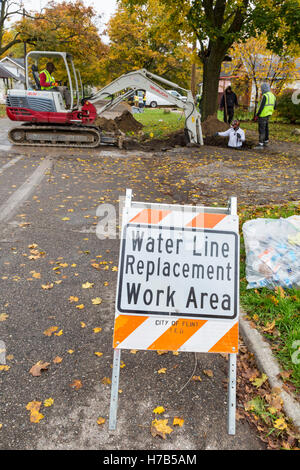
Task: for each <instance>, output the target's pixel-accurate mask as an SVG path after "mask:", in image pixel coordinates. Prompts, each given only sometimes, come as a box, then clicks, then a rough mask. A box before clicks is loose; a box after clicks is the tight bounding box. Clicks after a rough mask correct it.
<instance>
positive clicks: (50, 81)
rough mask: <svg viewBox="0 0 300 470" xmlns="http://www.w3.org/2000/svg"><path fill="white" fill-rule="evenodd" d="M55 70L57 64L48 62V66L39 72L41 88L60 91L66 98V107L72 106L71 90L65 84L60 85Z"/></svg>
mask: <svg viewBox="0 0 300 470" xmlns="http://www.w3.org/2000/svg"><path fill="white" fill-rule="evenodd" d="M54 70H55V66H54V64H53V63H52V62H48V63H47V65H46V68H45V69H43V70H42V71H41V72H40V74H39V79H40V86H41V90H44V91H59V92H60V93H61V95H62V97H63V98H64V100H65V103H66V107H67V108H69V107H70V106H71V97H70V92H69V90H68V89H67V87H65V86H58V83H57V82H56V81H55V78H54V77H53V75H52V73H53V72H54Z"/></svg>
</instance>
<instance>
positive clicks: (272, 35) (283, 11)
mask: <svg viewBox="0 0 300 470" xmlns="http://www.w3.org/2000/svg"><path fill="white" fill-rule="evenodd" d="M161 2H162V3H163V4H164V5H167V6H168V7H169V8H170V9H171V10H172V11H173V15H174V16H176V15H177V16H180V15H181V16H182V17H183V19H184V20H185V23H186V24H185V27H186V28H189V29H190V30H191V31H193V32H194V33H195V35H196V37H197V39H198V43H199V57H200V59H201V60H202V63H203V103H202V112H203V118H204V119H205V118H206V117H207V116H208V115H210V114H214V113H215V112H216V110H217V97H218V85H219V75H220V70H221V65H222V62H223V60H224V58H225V55H226V54H227V53H228V51H229V49H230V47H231V46H232V44H233V43H234V42H238V41H240V40H245V39H247V38H249V37H253V36H256V35H257V34H258V33H259V32H262V31H266V33H267V37H268V46H269V47H270V48H272V50H273V49H274V50H276V52H279V51H280V50H281V49H282V47H283V45H284V44H285V45H289V44H291V43H293V42H294V41H298V42H299V37H300V35H299V32H300V30H299V28H300V26H299V25H300V8H299V0H268V1H266V0H161ZM127 3H128V4H129V5H131V6H133V5H137V4H138V5H144V4H147V3H148V2H147V0H127ZM169 28H172V24H171V23H170V24H169Z"/></svg>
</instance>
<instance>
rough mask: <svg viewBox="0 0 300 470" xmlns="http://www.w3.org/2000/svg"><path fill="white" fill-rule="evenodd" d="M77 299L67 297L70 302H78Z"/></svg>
mask: <svg viewBox="0 0 300 470" xmlns="http://www.w3.org/2000/svg"><path fill="white" fill-rule="evenodd" d="M78 300H79V299H78V297H74V296H73V295H71V297H69V301H70V302H78Z"/></svg>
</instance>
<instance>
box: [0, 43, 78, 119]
mask: <svg viewBox="0 0 300 470" xmlns="http://www.w3.org/2000/svg"><path fill="white" fill-rule="evenodd" d="M47 62H53V63H54V65H55V67H56V69H57V70H56V71H55V79H56V81H57V82H60V81H61V83H60V85H59V86H57V87H54V88H51V89H50V90H42V89H41V85H40V78H39V74H40V72H41V71H42V70H43V69H44V68H45V64H46V63H47ZM25 64H26V65H25V68H26V89H25V90H21V89H11V90H8V93H7V103H6V104H7V107H6V113H7V115H8V117H9V118H10V119H11V120H12V121H23V122H32V123H34V122H35V123H61V124H65V123H69V122H75V121H76V122H79V121H80V122H81V119H80V117H78V115H77V113H78V112H79V110H80V106H81V105H80V92H79V85H78V78H77V77H78V74H77V72H76V69H75V67H74V64H73V60H72V55H71V54H69V53H67V52H56V51H31V52H29V53H28V54H27V56H26V62H25ZM60 79H61V80H60Z"/></svg>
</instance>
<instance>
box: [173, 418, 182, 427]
mask: <svg viewBox="0 0 300 470" xmlns="http://www.w3.org/2000/svg"><path fill="white" fill-rule="evenodd" d="M183 423H184V419H182V418H178V416H175V418H174V419H173V426H179V427H180V428H181V427H182V426H183Z"/></svg>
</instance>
